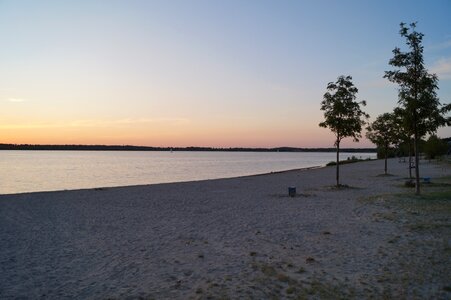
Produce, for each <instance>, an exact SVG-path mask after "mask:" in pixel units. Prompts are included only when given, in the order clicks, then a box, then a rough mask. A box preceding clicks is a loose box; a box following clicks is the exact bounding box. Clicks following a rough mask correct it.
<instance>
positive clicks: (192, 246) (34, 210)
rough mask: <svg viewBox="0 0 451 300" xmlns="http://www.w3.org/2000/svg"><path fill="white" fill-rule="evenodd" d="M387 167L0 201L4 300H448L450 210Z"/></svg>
mask: <svg viewBox="0 0 451 300" xmlns="http://www.w3.org/2000/svg"><path fill="white" fill-rule="evenodd" d="M383 164H384V162H383V161H382V160H377V161H367V162H359V163H354V164H347V165H343V166H341V167H340V169H341V183H343V184H345V185H347V186H348V187H346V188H341V189H337V188H334V187H333V185H334V183H335V167H324V168H317V169H308V170H293V171H287V172H281V173H273V174H265V175H258V176H249V177H239V178H231V179H218V180H206V181H196V182H184V183H169V184H157V185H142V186H130V187H118V188H96V189H87V190H74V191H61V192H42V193H29V194H16V195H4V196H0V267H1V268H0V269H1V272H0V298H1V299H10V298H21V297H23V298H30V299H36V298H48V299H63V298H77V299H104V298H118V299H123V298H127V297H130V298H140V297H141V298H145V299H147V298H149V299H187V298H205V299H207V298H212V299H216V298H235V299H236V298H255V299H265V298H274V297H275V298H298V297H300V298H303V297H305V298H311V297H312V298H337V297H346V298H353V297H355V298H371V297H374V298H381V297H384V296H385V297H395V298H399V297H401V298H408V299H412V298H447V297H451V292H450V290H451V286H450V285H451V284H450V283H449V278H451V271H450V270H451V263H450V259H449V257H450V253H451V252H450V251H451V250H450V249H451V245H450V243H451V241H450V237H451V225H450V224H451V213H450V206H449V201H448V202H446V201H441V202H437V201H435V200H434V201H431V204H430V205H428V204H427V203H426V204H425V201H426V200H424V199H423V198H418V197H416V196H414V195H413V193H414V191H413V189H411V188H406V187H404V182H405V181H406V177H407V175H408V169H407V164H406V163H398V160H394V159H392V160H390V161H389V173H390V174H391V176H381V175H380V174H382V173H383ZM450 175H451V168H450V165H449V164H446V163H437V162H428V161H422V164H421V176H423V177H430V178H431V182H432V183H431V184H430V185H429V186H428V185H425V186H424V187H423V190H424V191H425V193H427V192H431V191H432V189H438V191H439V192H440V191H441V190H440V189H443V188H446V187H448V186H449V183H446V182H444V181H443V180H445V181H446V180H448V181H449V178H450V177H449V176H450ZM446 176H447V177H446ZM290 186H295V187H296V188H297V193H298V194H297V195H296V197H288V187H290ZM434 191H435V190H434ZM395 194H400V195H398V196H396V195H395ZM437 205H442V206H441V207H439V208H440V209H434V208H437V207H438V206H437ZM443 207H445V209H443Z"/></svg>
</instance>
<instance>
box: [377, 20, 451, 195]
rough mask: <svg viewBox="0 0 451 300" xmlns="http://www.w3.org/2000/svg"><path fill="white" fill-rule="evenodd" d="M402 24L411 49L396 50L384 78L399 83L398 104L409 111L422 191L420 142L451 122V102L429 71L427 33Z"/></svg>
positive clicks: (417, 178)
mask: <svg viewBox="0 0 451 300" xmlns="http://www.w3.org/2000/svg"><path fill="white" fill-rule="evenodd" d="M405 25H406V24H404V23H401V25H400V26H401V30H400V32H399V33H400V35H401V36H402V37H404V38H405V39H406V44H407V46H408V48H409V51H408V52H402V51H401V49H400V48H395V49H394V50H393V58H392V59H390V61H389V64H390V65H391V66H393V67H395V70H394V71H386V72H385V75H384V77H385V78H387V79H388V80H390V81H391V82H394V83H397V84H398V85H399V92H398V104H399V105H400V106H401V107H402V108H403V110H404V111H405V115H406V118H407V122H408V124H409V125H408V129H409V131H410V132H411V133H412V135H413V140H414V152H415V178H416V184H415V187H416V191H415V192H416V194H420V169H419V161H420V160H419V157H420V156H419V141H420V139H421V137H423V136H424V135H426V134H428V133H429V134H433V133H435V132H436V131H437V129H438V127H440V126H444V125H447V124H450V123H451V120H450V118H449V117H446V114H447V113H448V112H449V111H450V110H451V104H448V105H442V104H440V101H439V99H438V97H437V93H436V91H437V89H438V78H437V75H435V74H429V73H428V71H427V69H426V68H425V65H424V60H423V45H422V41H423V36H424V35H423V34H422V33H419V32H417V31H416V30H415V28H416V23H412V24H410V29H409V28H407V27H406V26H405Z"/></svg>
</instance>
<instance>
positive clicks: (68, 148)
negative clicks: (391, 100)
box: [0, 144, 376, 153]
mask: <svg viewBox="0 0 451 300" xmlns="http://www.w3.org/2000/svg"><path fill="white" fill-rule="evenodd" d="M0 150H35V151H42V150H54V151H174V152H175V151H205V152H207V151H211V152H335V151H336V148H296V147H276V148H245V147H230V148H215V147H150V146H132V145H32V144H0ZM340 151H341V152H349V153H375V152H376V148H343V149H340Z"/></svg>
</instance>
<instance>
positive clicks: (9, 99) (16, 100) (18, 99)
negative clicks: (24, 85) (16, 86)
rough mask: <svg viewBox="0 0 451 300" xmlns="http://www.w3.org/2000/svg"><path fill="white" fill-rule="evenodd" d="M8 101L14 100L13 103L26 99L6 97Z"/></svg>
mask: <svg viewBox="0 0 451 300" xmlns="http://www.w3.org/2000/svg"><path fill="white" fill-rule="evenodd" d="M6 101H8V102H12V103H22V102H25V101H26V100H25V99H22V98H8V99H6Z"/></svg>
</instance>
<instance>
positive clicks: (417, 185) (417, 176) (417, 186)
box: [414, 118, 420, 195]
mask: <svg viewBox="0 0 451 300" xmlns="http://www.w3.org/2000/svg"><path fill="white" fill-rule="evenodd" d="M414 119H416V118H414ZM414 126H415V127H414V129H415V135H414V147H415V194H417V195H419V194H420V145H419V142H420V141H419V138H418V128H417V126H416V124H415V125H414Z"/></svg>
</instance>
